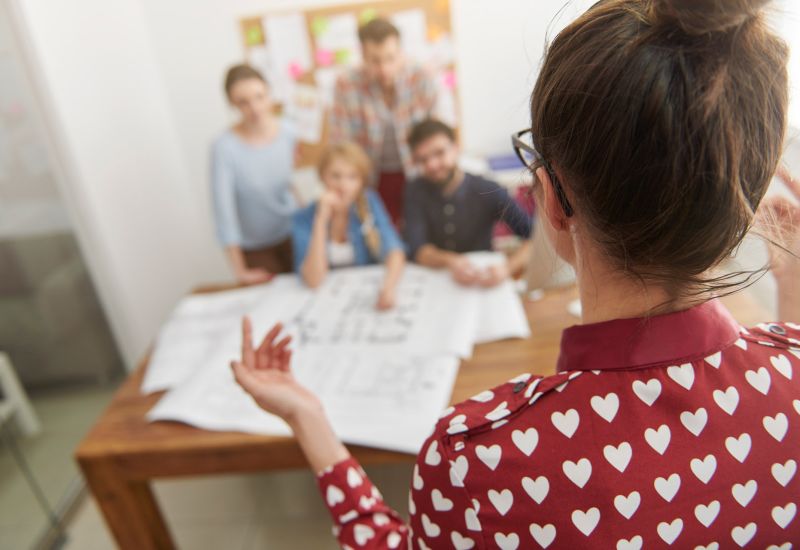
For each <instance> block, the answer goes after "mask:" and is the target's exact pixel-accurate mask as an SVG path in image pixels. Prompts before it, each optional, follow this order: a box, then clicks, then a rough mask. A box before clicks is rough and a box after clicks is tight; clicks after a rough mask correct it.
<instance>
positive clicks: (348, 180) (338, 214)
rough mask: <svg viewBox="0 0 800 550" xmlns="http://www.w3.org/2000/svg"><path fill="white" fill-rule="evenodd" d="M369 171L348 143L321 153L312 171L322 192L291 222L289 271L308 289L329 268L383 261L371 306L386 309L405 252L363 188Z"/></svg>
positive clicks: (363, 158)
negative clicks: (380, 280) (381, 276)
mask: <svg viewBox="0 0 800 550" xmlns="http://www.w3.org/2000/svg"><path fill="white" fill-rule="evenodd" d="M370 168H371V167H370V162H369V158H368V157H367V155H366V153H365V152H364V151H363V150H362V149H361V147H359V146H358V145H356V144H354V143H340V144H337V145H333V146H331V147H329V148H328V149H327V150H326V151H325V152H324V153H323V155H322V158H321V159H320V162H319V165H318V170H319V176H320V178H321V179H322V182H323V184H324V185H325V191H324V192H323V194H322V196H321V197H320V199H319V200H318V201H316V202H315V203H313V204H311V205H309V206H308V207H306V208H304V209H303V210H300V211H299V212H297V213H296V214H295V216H294V219H293V224H292V241H293V246H294V258H295V271H297V272H298V273H299V274H300V276H302V277H303V280H304V281H305V282H306V284H307V285H308V286H310V287H312V288H314V287H317V286H319V285H320V284H322V281H324V280H325V276H326V275H327V274H328V270H330V269H331V268H335V267H345V266H355V265H369V264H374V263H377V262H383V263H384V264H385V265H386V275H385V277H384V280H383V285H382V287H381V290H380V293H379V295H378V301H377V307H378V309H390V308H392V307H393V306H394V304H395V299H396V291H397V283H398V282H399V280H400V275H401V273H402V271H403V266H404V265H405V251H404V248H403V243H402V241H401V240H400V237H399V236H398V235H397V232H396V231H395V229H394V226H393V225H392V222H391V220H390V219H389V216H388V215H387V213H386V208H385V207H384V205H383V202H381V199H380V197H379V196H378V195H377V194H376V193H375V192H374V191H372V190H371V189H367V188H366V182H367V181H368V178H369V174H370Z"/></svg>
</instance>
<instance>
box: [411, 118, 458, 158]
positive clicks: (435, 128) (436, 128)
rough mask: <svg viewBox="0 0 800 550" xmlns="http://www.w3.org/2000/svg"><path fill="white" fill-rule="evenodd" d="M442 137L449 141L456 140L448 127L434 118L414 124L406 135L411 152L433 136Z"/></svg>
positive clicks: (452, 131) (453, 131)
mask: <svg viewBox="0 0 800 550" xmlns="http://www.w3.org/2000/svg"><path fill="white" fill-rule="evenodd" d="M438 135H443V136H446V137H447V138H448V139H449V140H450V141H455V140H456V133H455V130H453V129H452V128H451V127H450V126H448V125H447V124H445V123H444V122H442V121H440V120H436V119H434V118H426V119H425V120H422V121H420V122H418V123H417V124H415V125H414V126H413V127H412V128H411V131H410V132H409V133H408V146H409V147H410V148H411V150H412V151H413V150H414V149H416V148H417V146H418V145H420V144H421V143H422V142H423V141H427V140H428V139H430V138H432V137H433V136H438Z"/></svg>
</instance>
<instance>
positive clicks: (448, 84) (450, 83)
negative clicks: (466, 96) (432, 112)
mask: <svg viewBox="0 0 800 550" xmlns="http://www.w3.org/2000/svg"><path fill="white" fill-rule="evenodd" d="M442 82H443V83H444V86H445V88H447V89H448V90H454V89H455V87H456V73H454V72H453V71H447V72H446V73H444V76H443V77H442Z"/></svg>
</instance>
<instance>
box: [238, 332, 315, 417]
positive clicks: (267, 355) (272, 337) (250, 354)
mask: <svg viewBox="0 0 800 550" xmlns="http://www.w3.org/2000/svg"><path fill="white" fill-rule="evenodd" d="M282 330H283V325H281V324H280V323H279V324H277V325H275V326H274V327H272V329H271V330H270V331H269V332H268V333H267V334H266V336H264V340H263V341H262V342H261V344H260V345H259V346H258V348H254V347H253V328H252V324H251V322H250V319H249V318H248V317H244V318H243V319H242V357H241V359H240V360H239V361H231V368H232V369H233V375H234V377H235V378H236V382H237V383H238V384H239V385H240V386H241V387H242V389H244V390H245V391H246V392H247V393H249V394H250V395H251V396H252V397H253V399H254V400H255V402H256V403H257V404H258V406H259V407H261V408H262V409H264V410H265V411H267V412H269V413H272V414H275V415H277V416H280V417H281V418H283V419H284V420H286V421H287V422H289V423H290V424H291V423H292V421H293V420H294V419H296V417H297V416H298V414H299V413H301V412H303V411H306V410H314V411H316V410H320V409H322V405H321V403H320V401H319V399H318V398H317V396H315V395H314V394H313V393H311V392H310V391H309V390H308V389H306V388H305V387H303V386H302V385H300V384H299V383H298V382H297V380H295V378H294V376H293V375H292V371H291V367H290V365H291V359H292V350H291V349H289V344H290V343H291V341H292V338H291V336H283V337H281V332H282Z"/></svg>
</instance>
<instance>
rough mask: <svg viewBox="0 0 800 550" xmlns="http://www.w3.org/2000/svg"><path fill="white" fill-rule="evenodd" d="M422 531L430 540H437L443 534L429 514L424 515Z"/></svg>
mask: <svg viewBox="0 0 800 550" xmlns="http://www.w3.org/2000/svg"><path fill="white" fill-rule="evenodd" d="M422 529H423V530H424V531H425V534H426V535H427V536H428V537H430V538H436V537H438V536H439V535H441V534H442V528H441V527H439V526H438V525H436V524H435V523H433V522H432V521H431V518H429V517H428V515H427V514H422Z"/></svg>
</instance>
